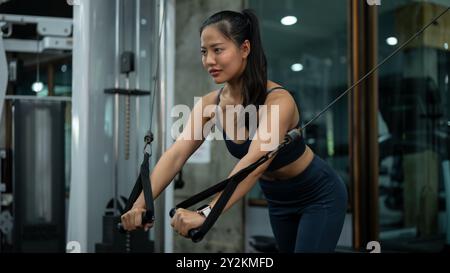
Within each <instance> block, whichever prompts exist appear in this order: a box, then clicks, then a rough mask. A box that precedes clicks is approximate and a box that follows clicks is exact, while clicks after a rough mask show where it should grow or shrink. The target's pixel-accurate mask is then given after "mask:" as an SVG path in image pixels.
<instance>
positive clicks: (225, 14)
mask: <svg viewBox="0 0 450 273" xmlns="http://www.w3.org/2000/svg"><path fill="white" fill-rule="evenodd" d="M210 25H216V26H217V28H218V29H219V31H220V32H221V33H222V34H223V35H224V36H225V37H227V38H228V39H230V40H232V41H234V42H235V43H236V44H237V45H238V46H241V45H242V44H243V43H244V42H245V40H248V41H249V42H250V54H249V56H248V61H247V66H246V68H245V71H244V74H243V83H244V84H243V93H244V94H243V95H244V101H243V106H244V107H245V106H247V105H249V104H254V105H255V106H256V107H257V108H258V107H259V105H263V104H264V101H265V100H266V95H267V94H266V88H267V60H266V55H265V54H264V49H263V47H262V42H261V36H260V33H259V22H258V18H257V17H256V15H255V14H254V13H253V12H252V11H251V10H248V9H245V10H243V11H242V13H239V12H235V11H228V10H226V11H221V12H218V13H216V14H213V15H211V16H210V17H209V18H208V19H206V20H205V21H204V22H203V24H202V26H201V27H200V35H201V34H202V32H203V30H204V29H205V28H206V27H207V26H210Z"/></svg>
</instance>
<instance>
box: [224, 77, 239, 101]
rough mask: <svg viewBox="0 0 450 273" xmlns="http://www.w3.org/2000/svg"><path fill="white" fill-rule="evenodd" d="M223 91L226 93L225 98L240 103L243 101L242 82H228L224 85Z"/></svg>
mask: <svg viewBox="0 0 450 273" xmlns="http://www.w3.org/2000/svg"><path fill="white" fill-rule="evenodd" d="M225 91H226V93H227V97H228V98H229V99H230V100H232V101H235V102H239V103H242V99H243V94H242V91H243V86H242V80H236V81H229V82H227V84H226V85H225ZM237 104H238V103H237Z"/></svg>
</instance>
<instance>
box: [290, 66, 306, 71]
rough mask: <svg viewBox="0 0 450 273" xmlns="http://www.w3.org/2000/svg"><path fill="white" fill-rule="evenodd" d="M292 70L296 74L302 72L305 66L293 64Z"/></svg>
mask: <svg viewBox="0 0 450 273" xmlns="http://www.w3.org/2000/svg"><path fill="white" fill-rule="evenodd" d="M291 70H292V71H294V72H300V71H302V70H303V65H302V64H293V65H291Z"/></svg>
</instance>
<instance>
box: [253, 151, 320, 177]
mask: <svg viewBox="0 0 450 273" xmlns="http://www.w3.org/2000/svg"><path fill="white" fill-rule="evenodd" d="M313 159H314V152H313V151H312V150H311V149H310V148H309V147H308V146H306V149H305V152H304V153H303V154H302V155H301V156H300V157H299V158H297V159H296V160H295V161H294V162H292V163H290V164H288V165H286V166H284V167H281V168H279V169H277V170H275V171H266V172H264V174H263V175H262V176H261V179H263V180H267V181H275V180H285V179H289V178H292V177H296V176H298V175H299V174H301V173H302V172H303V171H305V170H306V169H307V168H308V166H309V164H311V162H312V160H313Z"/></svg>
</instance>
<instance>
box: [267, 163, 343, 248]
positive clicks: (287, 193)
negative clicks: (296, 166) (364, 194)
mask: <svg viewBox="0 0 450 273" xmlns="http://www.w3.org/2000/svg"><path fill="white" fill-rule="evenodd" d="M259 184H260V186H261V188H262V190H263V193H264V195H265V197H266V199H267V201H268V204H269V216H270V223H271V226H272V230H273V233H274V235H275V240H276V241H277V244H278V248H279V250H280V252H334V250H335V248H336V245H337V242H338V240H339V236H340V234H341V231H342V226H343V224H344V219H345V213H346V208H347V190H346V187H345V184H344V182H343V181H342V179H340V178H339V176H338V175H337V174H336V173H335V172H334V170H333V169H332V168H331V167H330V166H329V165H328V164H327V163H326V162H324V161H323V160H322V159H320V158H319V157H318V156H315V157H314V159H313V160H312V162H311V164H310V165H309V166H308V167H307V168H306V169H305V170H304V171H303V172H302V173H301V174H299V175H298V176H296V177H293V178H290V179H286V180H276V181H268V180H263V179H261V180H260V183H259Z"/></svg>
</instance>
